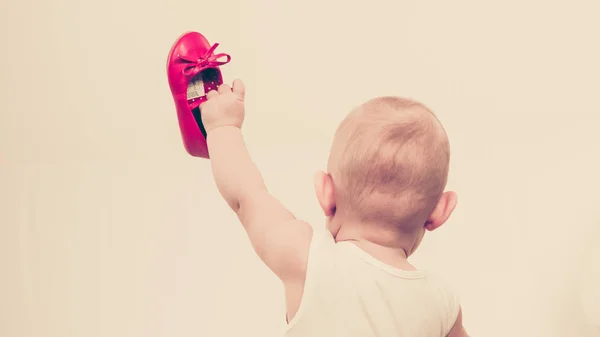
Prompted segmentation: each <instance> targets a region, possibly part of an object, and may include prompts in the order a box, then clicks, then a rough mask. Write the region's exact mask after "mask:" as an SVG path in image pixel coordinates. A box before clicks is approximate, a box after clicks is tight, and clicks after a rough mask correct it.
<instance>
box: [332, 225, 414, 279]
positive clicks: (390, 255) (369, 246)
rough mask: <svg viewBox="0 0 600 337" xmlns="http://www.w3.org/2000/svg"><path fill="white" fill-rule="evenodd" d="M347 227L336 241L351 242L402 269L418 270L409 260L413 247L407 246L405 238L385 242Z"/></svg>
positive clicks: (340, 231) (337, 234) (336, 237)
mask: <svg viewBox="0 0 600 337" xmlns="http://www.w3.org/2000/svg"><path fill="white" fill-rule="evenodd" d="M347 228H348V227H346V228H344V227H342V228H341V229H340V230H339V231H338V232H337V233H336V234H335V241H336V242H351V243H353V244H355V245H356V246H358V247H359V248H360V249H362V250H363V251H365V252H366V253H368V254H369V255H371V256H372V257H373V258H375V259H377V260H379V261H381V262H383V263H385V264H387V265H390V266H392V267H395V268H398V269H402V270H416V268H415V267H414V266H413V265H411V264H410V263H409V262H408V260H407V258H408V255H410V249H411V248H408V247H407V246H409V244H408V243H406V242H403V241H404V240H393V241H388V240H386V242H383V241H382V240H377V238H376V237H373V236H371V237H367V236H365V235H361V234H360V233H358V232H357V231H352V230H349V229H347ZM369 236H370V235H369Z"/></svg>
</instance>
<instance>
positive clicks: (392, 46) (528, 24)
mask: <svg viewBox="0 0 600 337" xmlns="http://www.w3.org/2000/svg"><path fill="white" fill-rule="evenodd" d="M599 13H600V3H598V1H592V0H590V1H584V0H577V1H570V2H567V1H541V0H540V1H532V0H530V1H518V0H508V1H501V2H500V1H495V2H491V1H474V0H472V1H464V0H459V1H391V0H390V1H383V0H372V1H366V2H365V1H354V2H353V1H340V0H338V1H316V0H310V1H309V0H304V1H276V0H247V1H244V0H230V1H214V2H209V1H190V0H171V1H157V2H151V1H133V0H126V1H123V2H121V1H116V0H103V1H76V0H30V1H18V0H2V2H1V3H0V36H1V44H0V45H1V47H2V52H1V54H0V69H1V77H0V85H1V86H0V95H1V96H0V97H1V100H0V140H1V143H0V173H1V175H0V336H3V337H4V336H6V337H33V336H35V337H74V336H77V337H96V336H97V337H101V336H102V337H104V336H123V337H125V336H126V337H159V336H161V337H162V336H165V337H166V336H241V335H247V336H277V335H278V333H279V332H280V331H281V329H282V328H283V320H284V307H283V294H282V289H281V287H280V285H279V283H278V281H277V280H276V279H275V277H274V276H273V275H272V274H271V273H270V272H269V271H268V270H266V268H265V267H264V266H262V265H261V263H260V262H259V260H258V259H257V257H256V256H255V254H254V253H253V251H252V250H251V247H250V244H249V242H248V241H247V239H246V237H245V234H244V232H243V230H242V228H241V227H240V226H239V224H238V223H237V221H236V218H235V216H234V215H233V214H232V213H231V212H230V211H229V209H228V208H227V206H226V205H225V203H224V202H223V201H222V200H221V198H220V197H219V195H218V193H217V190H216V188H215V186H214V184H213V181H212V178H211V173H210V167H209V162H208V161H206V160H203V159H197V158H192V157H190V156H188V155H187V154H186V153H185V152H184V150H183V145H182V143H181V139H180V135H179V129H178V126H177V121H176V115H175V109H174V105H173V102H172V98H171V95H170V92H169V88H168V85H167V79H166V71H165V63H166V57H167V53H168V51H169V48H170V47H171V44H172V43H173V42H174V41H175V39H176V38H177V37H178V36H179V35H180V34H181V33H183V32H185V31H188V30H195V31H199V32H202V33H203V34H205V35H206V36H207V37H208V38H209V40H210V42H219V43H220V44H221V45H220V46H219V47H218V49H217V51H218V52H226V53H229V54H231V55H232V57H233V59H232V62H231V63H230V64H228V65H226V66H224V67H223V68H222V71H223V75H224V77H225V79H226V81H228V82H231V81H232V80H233V79H234V78H235V77H240V78H242V79H243V80H244V81H245V82H246V85H247V88H248V94H247V96H248V98H247V115H246V123H245V127H244V133H245V135H246V140H247V143H248V146H249V148H250V151H251V154H252V156H253V158H254V159H255V161H256V163H257V165H258V166H259V168H260V169H261V171H262V172H263V175H264V177H265V180H266V182H267V184H268V186H269V188H270V190H271V191H272V193H274V194H275V195H276V196H278V197H280V198H281V200H282V201H283V202H284V204H286V205H287V206H289V207H290V208H291V209H292V210H293V211H294V212H295V213H296V214H297V215H298V216H299V217H301V218H303V219H305V220H308V221H310V222H312V223H313V224H314V225H315V226H321V225H322V224H323V217H322V214H321V213H320V211H319V209H318V206H317V203H316V200H315V198H314V194H313V187H312V174H313V173H314V172H315V171H316V170H318V169H324V168H325V165H326V160H327V154H328V151H329V145H330V142H331V139H332V136H333V132H334V130H335V127H336V126H337V124H338V123H339V122H340V120H341V119H342V118H343V117H344V116H345V114H346V113H347V112H348V111H349V110H350V109H351V108H352V107H354V106H356V105H357V104H359V103H361V102H363V101H365V100H367V99H369V98H372V97H373V96H377V95H401V96H407V97H412V98H415V99H418V100H420V101H422V102H424V103H425V104H426V105H428V106H429V107H430V108H432V109H433V110H434V111H435V112H436V113H437V114H438V116H439V118H440V119H441V121H442V122H443V123H444V125H445V127H446V128H447V131H448V133H449V135H450V140H451V144H452V148H453V158H452V165H451V173H450V174H451V176H450V182H449V186H448V188H449V189H452V190H455V191H457V192H458V195H459V199H460V201H459V206H458V208H457V210H456V212H455V214H454V216H453V217H452V218H451V220H450V221H449V222H448V223H447V224H446V225H445V226H444V227H442V228H441V229H440V230H439V231H436V232H434V233H431V234H430V235H428V236H427V237H426V239H425V242H424V245H423V247H422V249H421V250H420V251H419V252H418V253H417V255H416V256H415V260H414V261H415V263H417V265H418V266H421V267H423V268H429V269H433V270H436V271H438V272H439V273H442V274H443V275H445V276H446V277H447V278H448V279H449V280H451V281H452V282H453V283H455V284H456V286H457V288H458V290H459V291H460V292H461V294H462V303H463V308H464V309H463V310H464V320H465V325H466V326H467V328H468V330H469V331H470V333H471V334H472V336H488V337H494V336H517V337H520V336H523V337H533V336H543V337H559V336H560V337H565V336H568V337H571V336H574V337H579V336H581V337H588V336H590V337H591V336H598V334H596V335H594V334H593V332H592V328H591V327H590V325H588V324H587V323H586V320H585V317H586V316H585V315H584V310H583V306H582V304H581V301H580V300H579V299H580V291H581V289H582V288H581V287H580V285H581V284H582V280H583V279H582V275H584V271H585V270H584V269H583V266H584V263H583V261H584V258H587V261H588V263H587V265H588V266H595V265H597V263H598V262H597V261H598V260H597V259H596V258H593V257H590V256H591V255H589V254H587V253H585V252H588V251H590V250H589V249H588V248H586V247H593V246H595V245H597V244H598V241H599V240H600V232H598V230H597V227H598V225H600V210H599V209H598V206H597V205H598V190H599V189H598V187H599V185H600V179H599V177H598V172H599V171H600V170H599V169H600V164H599V161H598V157H599V153H598V152H599V151H598V146H599V144H600V134H599V133H598V131H597V128H598V122H599V121H600V118H599V117H598V116H599V114H600V103H599V98H600V65H599V60H600V50H599V49H600V46H599V43H598V41H599V38H598V34H599V32H600V21H599V20H598V14H599ZM586 245H587V246H586ZM599 255H600V254H599ZM598 258H600V257H598ZM589 261H592V262H589ZM594 261H596V262H594ZM589 270H591V269H588V275H590V274H589ZM595 275H597V274H595ZM583 281H585V280H583ZM586 289H588V290H589V291H591V292H592V293H593V292H596V294H597V293H598V292H597V291H598V287H597V286H594V285H593V284H592V285H590V284H589V282H588V285H587V288H586ZM585 296H591V295H585Z"/></svg>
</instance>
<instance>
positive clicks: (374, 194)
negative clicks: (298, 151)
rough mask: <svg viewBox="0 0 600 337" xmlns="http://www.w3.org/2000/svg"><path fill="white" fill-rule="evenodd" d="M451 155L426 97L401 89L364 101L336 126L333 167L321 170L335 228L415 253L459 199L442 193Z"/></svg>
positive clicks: (320, 186) (323, 198)
mask: <svg viewBox="0 0 600 337" xmlns="http://www.w3.org/2000/svg"><path fill="white" fill-rule="evenodd" d="M449 160H450V147H449V143H448V137H447V135H446V132H445V131H444V128H443V127H442V125H441V123H440V122H439V121H438V119H437V118H436V117H435V115H434V114H433V113H432V112H431V111H430V110H429V109H428V108H427V107H425V106H424V105H423V104H421V103H419V102H416V101H412V100H409V99H404V98H399V97H379V98H375V99H372V100H370V101H368V102H366V103H364V104H362V105H361V106H359V107H357V108H356V109H355V110H354V111H352V112H351V113H350V114H349V115H348V116H347V117H346V119H344V121H343V122H342V123H341V124H340V126H339V128H338V130H337V132H336V134H335V138H334V141H333V146H332V149H331V154H330V157H329V163H328V167H327V170H328V173H324V172H320V173H319V174H317V176H316V178H315V186H316V191H317V197H318V199H319V203H320V204H321V207H322V208H323V210H324V212H325V215H326V216H327V217H328V219H329V221H328V227H329V230H330V231H331V232H332V234H333V235H334V236H336V239H342V240H344V238H345V239H357V237H360V238H361V239H364V240H369V241H372V242H376V243H378V244H381V245H385V246H389V245H396V244H398V245H401V246H404V247H405V250H406V251H407V253H408V254H411V253H412V252H413V251H414V250H415V249H416V248H417V246H418V245H419V243H420V241H421V239H422V237H423V235H424V233H425V230H434V229H436V228H438V227H439V226H441V225H442V224H443V223H444V222H445V221H446V220H447V219H448V217H449V216H450V214H451V213H452V211H453V210H454V207H455V206H456V201H457V199H456V194H455V193H453V192H446V193H444V188H445V186H446V181H447V177H448V165H449ZM339 236H343V237H344V238H339ZM400 242H401V243H400Z"/></svg>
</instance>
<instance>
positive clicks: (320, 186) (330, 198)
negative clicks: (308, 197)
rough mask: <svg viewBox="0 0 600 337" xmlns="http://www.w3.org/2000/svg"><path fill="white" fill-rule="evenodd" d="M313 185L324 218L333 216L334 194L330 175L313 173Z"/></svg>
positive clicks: (320, 172)
mask: <svg viewBox="0 0 600 337" xmlns="http://www.w3.org/2000/svg"><path fill="white" fill-rule="evenodd" d="M314 183H315V192H316V194H317V200H318V201H319V205H320V206H321V209H322V210H323V212H324V213H325V216H327V217H329V216H333V215H334V214H335V193H334V188H333V179H332V178H331V175H329V174H327V173H325V172H323V171H318V172H317V173H315V177H314Z"/></svg>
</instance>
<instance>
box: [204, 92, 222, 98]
mask: <svg viewBox="0 0 600 337" xmlns="http://www.w3.org/2000/svg"><path fill="white" fill-rule="evenodd" d="M217 96H219V93H218V92H216V91H214V90H211V91H209V92H208V93H207V94H206V99H213V98H215V97H217Z"/></svg>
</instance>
